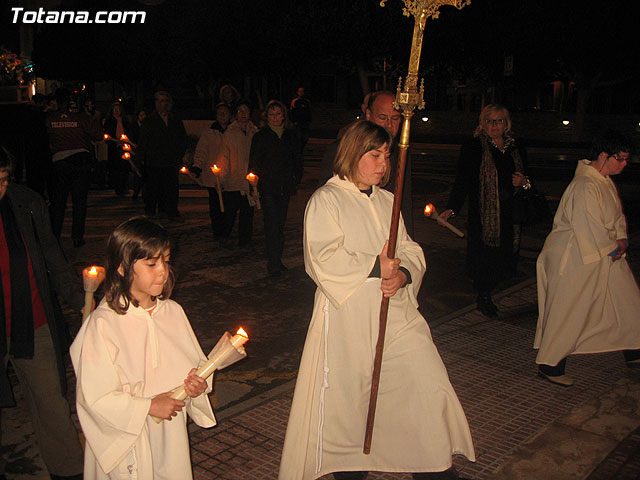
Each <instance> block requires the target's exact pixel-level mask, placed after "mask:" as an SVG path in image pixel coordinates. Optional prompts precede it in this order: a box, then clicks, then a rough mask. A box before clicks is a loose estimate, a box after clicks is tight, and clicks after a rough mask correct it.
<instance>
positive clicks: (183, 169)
mask: <svg viewBox="0 0 640 480" xmlns="http://www.w3.org/2000/svg"><path fill="white" fill-rule="evenodd" d="M180 172H181V173H189V169H188V168H187V167H182V168H181V169H180Z"/></svg>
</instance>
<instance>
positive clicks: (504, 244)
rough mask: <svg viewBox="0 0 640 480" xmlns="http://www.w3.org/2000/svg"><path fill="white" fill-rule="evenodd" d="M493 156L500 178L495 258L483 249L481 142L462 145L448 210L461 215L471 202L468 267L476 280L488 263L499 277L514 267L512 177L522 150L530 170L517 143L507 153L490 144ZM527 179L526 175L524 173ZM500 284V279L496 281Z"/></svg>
mask: <svg viewBox="0 0 640 480" xmlns="http://www.w3.org/2000/svg"><path fill="white" fill-rule="evenodd" d="M489 148H490V149H491V154H492V156H493V160H494V163H495V166H496V170H497V174H498V196H499V199H500V246H499V247H497V250H496V252H495V258H490V259H489V258H487V251H486V250H487V249H483V243H482V222H481V218H480V197H479V195H480V164H481V163H482V144H481V142H480V139H479V138H477V137H476V138H474V139H472V140H471V141H469V142H467V143H465V144H464V145H462V148H461V149H460V158H459V160H458V168H457V174H456V180H455V183H454V185H453V189H452V190H451V194H450V195H449V202H448V203H447V208H448V209H451V210H453V211H454V212H460V210H461V209H462V207H463V205H464V203H465V200H466V199H467V197H468V199H469V205H468V224H467V267H468V269H469V273H470V275H471V276H472V277H475V276H476V273H478V272H480V271H481V270H487V268H486V267H487V265H486V264H487V262H488V263H490V264H493V266H497V267H499V268H498V270H500V271H499V272H498V274H497V275H498V276H500V277H504V276H505V275H506V274H507V270H509V269H511V268H512V267H513V262H514V258H513V257H514V248H513V245H514V241H513V240H514V239H513V226H514V222H513V194H514V192H515V188H514V186H513V184H512V178H511V176H512V175H513V174H514V173H515V172H516V167H515V163H514V161H513V157H512V153H513V152H514V150H516V149H517V150H518V153H519V154H520V158H521V160H522V164H523V170H526V166H527V153H526V150H525V149H524V148H523V147H522V146H521V145H520V144H519V143H518V142H516V143H515V145H514V146H512V147H509V148H508V149H507V150H506V151H505V152H504V153H503V152H501V151H500V150H499V149H497V148H496V147H494V146H493V145H491V143H489ZM522 173H524V174H525V175H526V171H524V172H522ZM496 264H501V265H496ZM496 280H497V279H496Z"/></svg>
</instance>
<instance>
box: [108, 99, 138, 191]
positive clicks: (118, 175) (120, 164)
mask: <svg viewBox="0 0 640 480" xmlns="http://www.w3.org/2000/svg"><path fill="white" fill-rule="evenodd" d="M131 130H132V126H131V124H130V123H129V122H128V121H127V119H126V118H125V117H124V116H123V111H122V105H121V104H120V102H115V103H113V104H112V105H111V112H110V113H109V116H107V118H106V119H105V121H104V132H105V133H106V134H107V135H109V136H110V137H111V138H112V139H114V140H118V139H120V137H121V136H122V135H128V134H130V133H131ZM127 145H128V144H127ZM123 147H124V144H123V143H121V142H117V141H111V142H107V151H108V157H107V158H108V167H109V172H108V173H109V185H110V186H111V187H113V189H114V190H115V192H116V195H125V194H126V193H127V192H128V189H127V177H128V175H129V172H130V171H131V168H130V167H129V162H127V161H126V160H124V159H123V158H122V154H123V152H124V148H123Z"/></svg>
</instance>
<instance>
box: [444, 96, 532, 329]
mask: <svg viewBox="0 0 640 480" xmlns="http://www.w3.org/2000/svg"><path fill="white" fill-rule="evenodd" d="M526 163H527V153H526V150H525V149H524V148H523V147H522V145H521V144H520V143H519V142H516V140H515V138H514V137H513V135H512V131H511V115H510V114H509V111H508V110H507V109H506V108H505V107H503V106H502V105H498V104H490V105H487V106H486V107H484V108H483V109H482V112H481V113H480V118H479V122H478V126H477V127H476V129H475V132H474V136H473V139H472V140H471V141H469V142H467V143H465V144H464V145H463V146H462V148H461V150H460V159H459V160H458V171H457V175H456V180H455V184H454V185H453V189H452V190H451V194H450V195H449V202H448V204H447V209H446V210H445V211H444V212H442V214H441V215H440V216H441V217H443V218H444V219H445V220H447V219H449V218H450V217H453V216H455V214H456V213H457V212H459V211H460V209H461V208H462V206H463V205H464V202H465V200H466V198H467V197H468V198H469V207H468V220H467V232H468V233H467V273H468V274H469V276H470V277H471V278H472V279H473V288H474V290H475V291H476V293H477V303H478V310H479V311H480V312H481V313H482V314H484V315H486V316H489V317H495V316H497V314H498V309H497V307H496V306H495V304H494V303H493V301H492V299H491V292H492V290H493V289H494V288H495V287H496V286H497V284H498V283H499V282H500V281H501V280H504V279H507V278H509V277H511V276H512V275H513V274H514V273H515V271H516V264H517V259H518V251H519V247H520V225H518V224H516V223H515V222H514V215H513V213H514V211H513V210H514V194H515V192H516V190H517V189H521V188H523V189H525V190H526V189H529V188H531V183H530V182H529V179H528V178H527V177H526V176H525V175H524V172H525V171H526Z"/></svg>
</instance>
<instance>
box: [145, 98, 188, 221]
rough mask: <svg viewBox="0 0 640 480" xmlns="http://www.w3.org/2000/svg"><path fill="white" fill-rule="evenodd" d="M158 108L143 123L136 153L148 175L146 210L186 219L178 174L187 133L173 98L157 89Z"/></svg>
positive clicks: (174, 218) (175, 218) (152, 213)
mask: <svg viewBox="0 0 640 480" xmlns="http://www.w3.org/2000/svg"><path fill="white" fill-rule="evenodd" d="M155 107H156V109H155V111H154V112H153V113H152V114H151V115H149V116H148V117H147V118H146V119H145V121H144V122H143V123H142V127H141V128H140V140H139V142H138V150H137V152H136V154H137V155H138V161H140V162H141V163H142V164H143V165H144V171H145V174H146V182H147V183H146V192H145V195H144V211H145V213H146V214H147V215H149V216H154V215H156V209H158V210H159V211H161V212H163V213H165V214H166V215H167V216H168V217H169V220H172V221H176V222H182V221H183V220H182V217H181V216H180V213H179V212H178V194H179V183H178V175H179V171H180V167H181V166H182V156H183V155H184V152H185V150H186V148H187V133H186V131H185V129H184V125H183V124H182V120H180V119H178V118H176V117H175V116H174V115H173V114H172V113H171V108H172V107H173V101H172V100H171V96H170V95H169V94H168V93H167V92H156V94H155Z"/></svg>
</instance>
